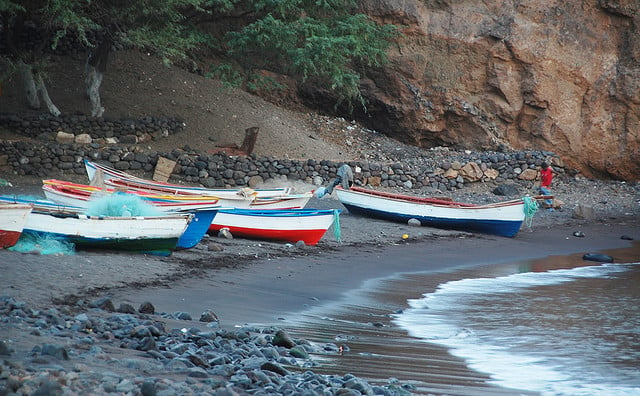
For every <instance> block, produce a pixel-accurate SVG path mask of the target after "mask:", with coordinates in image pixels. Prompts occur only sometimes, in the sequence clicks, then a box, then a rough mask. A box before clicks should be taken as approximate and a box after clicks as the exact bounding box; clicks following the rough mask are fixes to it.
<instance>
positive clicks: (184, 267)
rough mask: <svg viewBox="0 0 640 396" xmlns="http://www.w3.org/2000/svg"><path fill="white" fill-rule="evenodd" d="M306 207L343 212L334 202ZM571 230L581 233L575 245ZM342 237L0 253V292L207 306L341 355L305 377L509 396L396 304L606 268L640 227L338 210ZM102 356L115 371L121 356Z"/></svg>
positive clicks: (37, 302) (13, 341)
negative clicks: (432, 220) (508, 232)
mask: <svg viewBox="0 0 640 396" xmlns="http://www.w3.org/2000/svg"><path fill="white" fill-rule="evenodd" d="M27 190H28V189H27ZM312 205H313V206H314V207H324V208H329V207H332V208H340V206H341V205H340V204H339V202H338V201H336V200H334V199H324V200H317V201H314V202H313V203H312ZM576 231H580V232H581V233H582V234H580V235H583V236H581V237H577V236H575V235H574V233H575V232H576ZM341 233H342V241H341V242H338V241H337V240H336V239H335V236H334V235H333V234H332V232H331V230H330V232H329V233H327V235H325V237H324V238H323V240H322V241H321V243H320V244H319V245H318V246H315V247H304V248H299V247H296V246H293V245H290V244H281V243H273V242H261V241H250V240H244V239H232V240H228V239H223V238H218V237H209V238H208V240H207V241H203V243H201V244H200V245H199V246H198V247H197V248H195V249H189V250H185V251H179V252H175V253H174V254H173V255H172V256H171V257H168V258H159V257H154V256H144V255H131V254H120V253H108V252H78V253H77V254H75V255H71V256H41V255H34V254H25V253H17V252H11V251H0V273H2V274H3V276H2V277H0V290H2V292H1V293H0V294H2V295H9V296H12V297H14V298H15V299H16V300H18V301H24V302H25V303H27V304H29V306H33V307H35V308H38V309H41V310H45V309H48V308H50V307H57V308H58V309H61V310H62V311H64V312H70V313H74V312H82V311H84V310H86V309H88V307H87V304H88V302H90V301H93V300H96V299H99V298H104V297H108V298H110V299H111V300H112V301H113V303H114V304H115V306H116V307H117V306H118V305H119V304H123V303H125V304H131V305H132V306H134V307H138V306H140V305H141V304H142V303H144V302H151V303H152V304H153V305H154V306H155V308H156V312H157V313H158V315H160V316H162V315H163V314H167V315H168V314H171V313H175V312H188V313H190V314H191V316H192V317H194V318H197V317H199V315H200V314H201V313H202V312H205V311H207V310H210V311H213V312H215V314H216V315H217V317H218V319H219V324H220V326H221V327H222V328H227V329H235V328H238V327H241V326H246V325H251V326H267V327H269V326H275V327H279V328H285V329H286V330H287V331H288V332H290V334H292V335H293V336H295V337H302V338H304V339H306V340H309V341H310V342H314V343H323V342H332V343H336V345H344V348H345V349H344V351H343V352H342V353H340V354H331V356H329V357H327V356H324V355H318V356H316V357H315V364H314V367H313V370H314V371H315V372H317V373H325V374H337V373H341V374H344V373H352V374H354V375H356V376H359V377H362V378H365V379H367V380H368V381H370V382H371V383H376V382H387V381H388V380H389V378H397V379H398V380H399V381H402V382H405V383H410V384H412V386H414V389H413V391H412V392H411V393H416V394H423V393H424V394H427V393H435V394H443V393H446V394H464V395H485V394H486V395H489V394H491V395H496V394H513V393H514V391H513V390H510V389H504V388H496V387H494V386H491V385H489V384H488V383H487V380H488V377H487V376H486V375H484V374H480V373H477V372H474V371H472V370H470V369H469V368H467V367H466V365H465V362H464V361H462V360H461V359H459V358H455V357H453V356H451V355H450V354H449V353H448V352H447V350H446V349H445V348H442V347H439V346H435V345H429V344H427V343H423V342H418V341H417V340H416V339H413V338H412V337H409V336H408V335H407V334H406V332H404V331H403V330H402V329H399V328H397V327H396V326H394V325H393V324H392V322H391V319H390V318H391V316H392V314H393V313H394V312H401V311H402V310H404V309H406V307H407V300H408V299H412V298H418V297H420V295H421V294H422V293H424V292H425V290H429V289H430V288H433V289H435V288H436V287H437V286H438V285H439V284H441V283H443V282H446V281H449V280H452V279H462V278H465V277H484V276H489V277H490V276H498V275H499V274H503V273H513V272H514V271H518V270H519V269H521V268H523V266H524V267H527V268H530V267H531V266H536V268H543V269H557V268H558V267H559V266H560V267H562V266H567V268H571V267H574V266H580V265H593V263H592V262H588V261H584V260H583V259H582V256H583V255H584V254H585V253H590V252H600V253H605V254H609V255H611V256H612V257H613V258H614V260H615V262H639V261H640V242H638V241H639V240H640V222H639V221H638V217H637V215H636V214H635V213H626V212H625V213H613V214H612V213H608V215H607V216H602V217H601V218H599V219H598V220H596V221H579V220H575V219H571V218H570V215H569V214H568V213H567V212H546V211H545V212H540V213H539V214H537V217H536V218H535V219H534V223H533V226H532V227H531V228H528V227H525V226H523V228H522V229H521V231H520V233H519V234H518V235H517V236H516V237H515V238H502V237H494V236H490V235H481V234H470V233H465V232H458V231H447V230H438V229H432V228H428V227H418V228H416V227H411V226H408V225H403V224H395V223H389V222H384V221H378V220H373V219H365V218H361V217H357V216H352V215H350V214H349V213H347V212H345V213H343V214H342V216H341ZM403 234H407V235H408V236H409V237H408V238H407V239H403V238H402V235H403ZM213 246H215V247H216V249H220V250H221V251H213V250H212V248H213ZM166 322H167V323H168V326H177V327H178V328H179V327H189V326H194V327H201V328H202V326H203V323H201V322H198V321H195V320H194V321H179V322H176V321H173V320H166ZM1 329H2V332H3V333H5V334H7V336H5V340H7V341H5V342H8V343H10V345H11V346H12V348H13V350H14V351H15V352H14V353H13V354H12V355H11V358H10V359H11V360H12V361H15V362H20V361H29V359H30V357H29V356H30V352H29V351H30V350H31V349H32V348H33V346H34V343H37V344H41V343H43V342H46V341H47V340H43V339H42V337H38V338H36V339H34V338H33V337H32V336H28V335H21V334H19V333H17V332H16V328H14V327H12V326H11V325H10V324H9V323H3V324H2V327H1ZM114 353H115V352H114ZM118 353H122V352H118ZM112 356H115V357H114V358H115V359H116V360H113V361H111V365H112V366H113V364H114V362H117V361H119V360H117V358H118V355H112ZM120 358H121V357H120ZM94 363H95V362H94ZM57 364H62V363H60V362H57ZM95 364H96V368H99V367H100V366H101V364H102V363H95ZM111 369H113V367H111ZM138 374H139V373H138Z"/></svg>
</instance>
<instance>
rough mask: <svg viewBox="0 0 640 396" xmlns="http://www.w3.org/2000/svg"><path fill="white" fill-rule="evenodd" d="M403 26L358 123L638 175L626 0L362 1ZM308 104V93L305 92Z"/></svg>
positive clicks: (418, 140)
mask: <svg viewBox="0 0 640 396" xmlns="http://www.w3.org/2000/svg"><path fill="white" fill-rule="evenodd" d="M361 7H362V8H363V11H364V12H366V13H367V14H369V15H372V16H373V17H374V18H376V19H378V20H380V21H384V22H386V23H393V24H397V25H403V26H404V28H403V32H404V37H403V38H402V42H400V43H399V46H397V47H396V48H395V49H394V50H393V51H392V53H391V62H390V64H389V65H388V66H387V67H386V68H385V69H384V70H376V71H369V72H368V73H367V76H366V78H365V79H364V81H363V90H364V94H365V97H366V99H367V100H368V101H369V105H368V108H367V110H368V114H356V115H355V116H356V117H358V118H359V119H360V120H361V121H363V122H365V123H366V124H368V126H369V127H371V128H373V129H375V130H378V131H381V132H384V133H386V134H388V135H391V136H393V137H395V138H397V139H399V140H401V141H404V142H406V143H410V144H414V145H417V146H421V147H432V146H439V145H446V146H455V147H459V148H468V149H497V148H500V147H511V148H514V149H541V150H550V151H553V152H555V153H557V154H558V155H560V156H561V157H562V158H563V159H564V161H565V162H566V163H567V165H569V166H572V167H575V168H577V169H580V170H581V171H582V172H583V173H585V174H586V175H589V176H599V177H607V176H610V177H614V178H618V179H624V180H638V179H640V138H639V135H640V3H638V1H637V0H582V1H578V0H569V1H566V0H549V1H535V0H518V1H514V0H494V1H484V2H479V1H475V0H422V1H420V0H365V1H364V2H362V3H361ZM314 96H315V97H314V99H315V100H316V103H318V95H317V92H316V95H314Z"/></svg>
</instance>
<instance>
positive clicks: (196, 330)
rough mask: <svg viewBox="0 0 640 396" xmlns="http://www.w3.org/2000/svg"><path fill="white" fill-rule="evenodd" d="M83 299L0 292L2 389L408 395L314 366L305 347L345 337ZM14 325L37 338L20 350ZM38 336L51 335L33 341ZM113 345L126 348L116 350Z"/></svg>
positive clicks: (323, 348)
mask: <svg viewBox="0 0 640 396" xmlns="http://www.w3.org/2000/svg"><path fill="white" fill-rule="evenodd" d="M87 308H89V309H88V310H86V311H81V312H79V313H74V314H66V313H63V312H62V311H61V310H59V309H56V308H49V309H46V310H37V309H33V308H30V307H29V306H27V304H26V303H24V302H20V301H16V300H15V299H14V298H12V297H10V296H0V326H2V328H5V329H6V328H7V327H11V329H12V331H9V332H2V333H0V334H1V335H0V357H1V358H2V363H0V394H29V395H31V394H33V395H36V394H37V395H56V394H93V395H106V394H113V393H118V394H131V395H133V394H141V395H187V394H211V395H238V394H255V395H299V394H305V395H374V394H375V395H409V394H411V391H412V389H413V388H412V386H411V385H407V384H405V385H403V384H401V383H400V382H399V381H397V380H394V379H390V380H388V383H386V384H384V385H372V384H370V383H368V382H367V381H365V380H363V379H360V378H358V377H355V376H353V375H351V374H346V375H342V376H335V375H321V374H316V373H314V372H313V371H311V370H310V368H312V367H314V366H316V365H317V364H316V362H315V361H314V358H313V355H325V356H326V355H338V354H339V353H341V352H344V346H342V345H341V346H338V345H336V344H333V343H326V344H323V345H316V344H312V343H310V342H308V341H306V340H304V339H294V338H292V337H291V336H290V335H289V334H288V333H287V332H286V331H285V330H283V329H279V328H258V327H248V326H247V327H243V328H239V329H234V330H233V331H229V330H225V329H222V328H220V327H219V326H218V322H217V320H216V319H217V318H216V317H215V314H212V313H211V312H205V313H203V315H201V319H200V322H199V323H200V324H201V325H202V326H198V327H195V326H190V325H191V324H192V323H193V322H192V321H191V315H190V314H189V313H187V312H176V313H173V314H166V313H164V314H154V313H153V311H154V310H155V309H154V307H153V305H152V304H151V303H148V302H147V303H143V304H142V305H141V307H140V308H139V309H138V311H136V310H135V309H134V308H133V307H132V306H130V305H129V304H121V305H120V307H119V308H118V309H115V305H114V304H113V302H112V301H111V300H110V299H108V298H101V299H99V300H96V301H92V302H89V303H88V304H87ZM141 312H146V313H141ZM164 319H171V320H174V321H176V320H177V321H180V320H183V321H184V327H181V328H176V329H170V328H169V326H168V325H167V323H166V321H165V320H164ZM209 320H210V321H209ZM200 328H204V330H202V329H200ZM18 333H23V334H28V335H29V336H33V337H32V338H30V339H32V340H35V341H34V344H33V348H32V350H31V351H29V352H27V353H26V354H25V353H24V352H20V351H14V350H13V348H12V343H13V340H12V339H11V336H10V334H18ZM39 337H42V338H43V339H47V340H51V339H57V340H59V342H57V343H42V344H40V343H38V342H37V340H38V338H39ZM21 343H22V344H23V343H24V341H21ZM341 347H342V348H341ZM114 348H116V349H117V350H120V351H121V350H129V351H132V352H133V353H129V354H127V353H126V352H124V353H123V352H118V353H117V354H116V355H114V354H111V353H110V352H109V351H110V350H112V349H114ZM347 349H348V348H347Z"/></svg>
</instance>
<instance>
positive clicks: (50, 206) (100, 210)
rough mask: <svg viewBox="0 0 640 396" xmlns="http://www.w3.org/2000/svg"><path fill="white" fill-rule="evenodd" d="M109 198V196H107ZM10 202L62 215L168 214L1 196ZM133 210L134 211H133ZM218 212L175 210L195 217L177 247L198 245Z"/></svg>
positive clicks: (139, 208) (209, 209)
mask: <svg viewBox="0 0 640 396" xmlns="http://www.w3.org/2000/svg"><path fill="white" fill-rule="evenodd" d="M107 199H108V198H107ZM10 203H18V204H23V205H25V204H26V205H29V206H30V207H33V209H34V210H35V211H37V212H48V213H57V214H59V215H60V216H68V215H79V216H81V215H85V216H89V217H102V218H104V217H136V218H139V217H163V216H166V215H167V213H165V212H161V211H159V210H158V211H157V213H155V212H154V211H153V210H152V211H146V212H147V213H154V214H153V215H150V214H147V215H145V213H144V212H143V209H142V207H141V206H140V205H134V206H137V208H136V207H133V208H132V207H129V208H126V210H127V211H128V212H129V213H128V214H127V215H126V216H125V215H123V214H122V212H123V211H124V210H125V209H122V210H120V212H119V213H115V211H116V210H117V209H116V210H114V209H112V208H113V207H116V206H117V205H118V203H117V202H116V203H115V204H114V205H92V206H91V207H90V208H82V207H78V206H68V205H62V204H59V203H56V202H53V201H49V200H45V199H35V198H28V197H17V196H0V207H2V204H10ZM130 206H131V205H130ZM131 212H133V213H131ZM217 213H218V207H209V208H206V207H201V208H199V209H197V210H193V211H191V212H174V213H172V214H173V215H188V214H191V215H192V216H193V218H192V219H191V221H190V222H189V224H188V226H187V228H186V229H185V230H184V232H183V233H182V235H180V238H179V239H178V242H177V244H176V246H175V247H176V249H189V248H192V247H194V246H195V245H197V244H198V243H199V242H200V240H201V239H202V238H203V237H204V235H205V234H206V233H207V231H208V230H209V226H210V225H211V222H212V221H213V219H214V218H215V216H216V214H217Z"/></svg>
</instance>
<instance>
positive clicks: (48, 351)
mask: <svg viewBox="0 0 640 396" xmlns="http://www.w3.org/2000/svg"><path fill="white" fill-rule="evenodd" d="M40 353H41V354H42V355H48V356H53V357H55V358H56V359H58V360H69V352H68V351H67V348H66V347H63V346H60V345H53V344H43V345H42V350H41V351H40Z"/></svg>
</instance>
